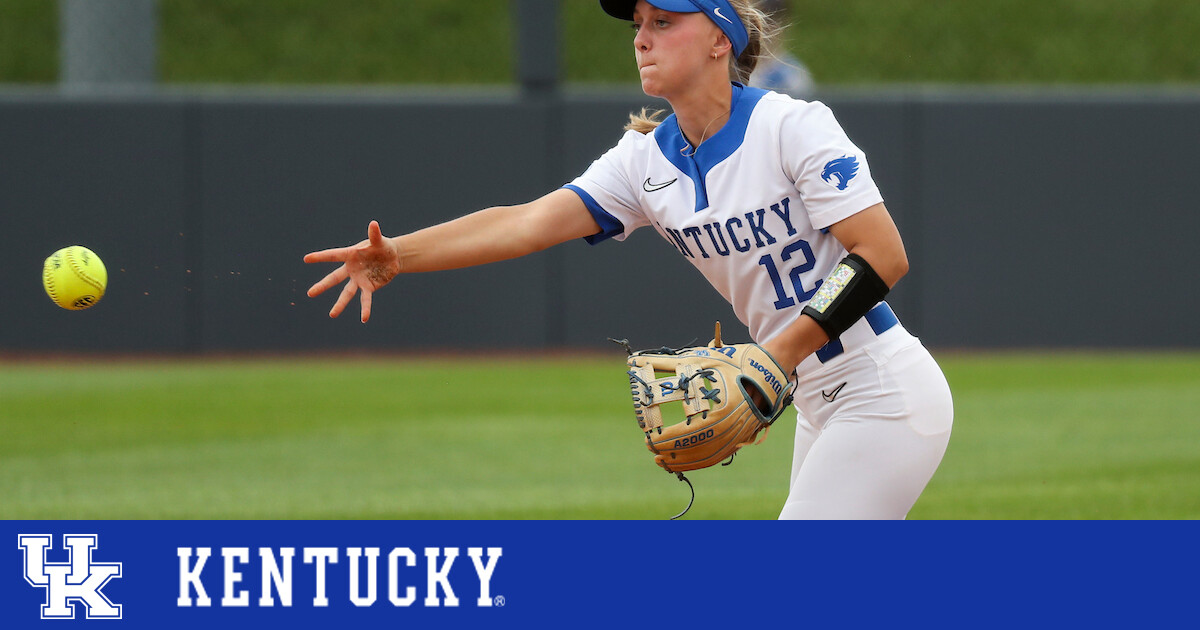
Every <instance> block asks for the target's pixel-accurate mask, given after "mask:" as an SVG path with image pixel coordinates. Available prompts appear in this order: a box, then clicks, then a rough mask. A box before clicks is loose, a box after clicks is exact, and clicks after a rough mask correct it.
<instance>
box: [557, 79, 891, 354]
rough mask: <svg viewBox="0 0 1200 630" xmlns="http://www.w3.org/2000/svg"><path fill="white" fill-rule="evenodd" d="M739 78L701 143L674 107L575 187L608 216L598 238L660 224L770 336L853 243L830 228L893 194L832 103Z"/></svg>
mask: <svg viewBox="0 0 1200 630" xmlns="http://www.w3.org/2000/svg"><path fill="white" fill-rule="evenodd" d="M731 90H732V109H731V112H730V115H729V120H728V122H726V123H725V125H724V126H723V127H722V128H721V129H720V130H719V131H717V132H716V133H715V134H713V136H712V137H710V138H709V139H708V140H706V141H705V142H703V143H702V144H700V146H699V147H695V148H694V149H693V148H692V147H691V145H690V144H689V143H688V142H687V139H686V138H685V137H684V136H683V133H682V132H681V131H680V129H679V123H678V121H677V120H676V119H675V116H674V115H672V116H669V117H668V118H667V119H666V120H664V121H663V123H662V124H661V125H659V127H658V128H657V129H656V130H655V131H654V132H653V133H651V134H641V133H638V132H635V131H628V132H626V133H625V135H624V136H623V137H622V138H621V141H620V142H619V143H618V144H617V146H615V147H613V148H612V149H610V150H609V151H608V152H607V153H605V154H604V155H603V156H601V157H600V158H599V159H597V160H596V161H595V162H593V163H592V165H591V166H590V167H589V168H588V169H587V171H586V172H584V173H583V174H582V175H580V176H579V177H578V178H576V179H575V180H574V181H572V182H571V183H570V184H568V185H567V186H566V188H568V189H570V190H573V191H574V192H576V193H577V194H578V195H579V197H580V198H581V199H582V200H583V202H584V204H585V205H586V206H587V208H588V210H589V211H590V212H591V213H592V216H593V217H595V219H596V222H597V223H598V224H599V225H600V227H601V233H599V234H596V235H595V236H592V237H589V238H588V239H587V240H588V242H590V243H598V242H600V241H603V240H606V239H608V238H613V239H616V240H624V239H625V238H626V237H627V236H628V235H629V234H630V233H632V232H633V231H634V230H636V229H637V228H639V227H642V226H650V227H652V228H653V229H654V230H655V231H657V232H658V233H659V234H660V235H661V236H662V237H663V239H664V240H666V241H667V242H668V243H670V244H671V245H672V246H673V247H675V249H676V250H678V251H679V253H680V254H681V255H683V256H684V257H685V258H687V259H688V261H689V262H690V263H691V264H692V265H694V266H695V267H696V268H697V269H698V270H699V271H700V272H701V273H702V274H704V276H705V278H706V279H707V280H708V281H709V282H710V283H711V284H712V285H713V287H714V288H716V289H717V291H719V292H720V293H721V295H722V296H724V297H725V299H726V300H728V301H729V303H730V304H731V305H732V306H733V309H734V312H735V313H736V314H737V316H738V318H739V319H740V320H741V321H742V322H743V323H744V324H746V326H747V327H748V328H749V329H750V334H751V336H752V337H753V338H754V339H755V340H758V341H762V340H765V339H768V338H770V337H771V336H773V335H774V334H775V333H777V332H778V331H779V330H781V329H782V328H784V327H785V326H787V324H789V323H791V322H792V321H794V320H795V318H796V317H797V316H799V313H800V311H799V309H801V308H803V306H804V304H805V303H806V302H807V301H808V299H809V298H811V297H812V295H813V294H814V293H815V292H816V289H817V287H819V285H820V284H821V281H822V279H823V278H824V277H825V276H826V275H828V274H829V272H830V271H831V270H832V269H833V268H834V267H835V266H836V265H837V263H838V261H840V260H841V259H842V258H843V257H844V256H845V255H846V250H845V248H844V247H842V245H841V243H839V242H838V241H837V239H836V238H834V237H833V236H832V235H831V234H829V233H828V230H827V229H825V228H828V227H829V226H831V225H833V224H834V223H837V222H838V221H841V220H843V219H845V218H847V217H849V216H851V215H853V214H855V213H857V212H861V211H862V210H865V209H867V208H869V207H871V206H873V205H875V204H878V203H880V202H882V201H883V197H882V195H880V193H879V189H878V187H877V186H876V185H875V182H874V180H872V179H871V171H870V167H869V166H868V164H867V160H866V156H865V155H864V154H863V152H862V151H861V150H860V149H859V148H858V147H857V146H855V145H854V143H853V142H851V141H850V139H849V138H847V137H846V133H845V132H844V131H843V130H842V128H841V126H840V125H839V124H838V122H837V120H836V119H835V118H834V116H833V113H832V112H831V111H830V110H829V108H828V107H826V106H825V105H824V104H822V103H820V102H811V103H810V102H805V101H799V100H794V99H792V98H790V97H788V96H785V95H782V94H777V93H775V92H767V91H765V90H761V89H757V88H748V87H744V86H742V85H740V84H738V83H734V84H732V86H731ZM647 181H649V182H654V183H663V182H672V185H671V186H660V187H653V186H647V185H645V183H646V182H647Z"/></svg>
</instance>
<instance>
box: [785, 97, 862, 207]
mask: <svg viewBox="0 0 1200 630" xmlns="http://www.w3.org/2000/svg"><path fill="white" fill-rule="evenodd" d="M780 150H781V151H782V153H783V166H784V169H785V170H787V172H788V175H789V176H790V177H791V178H792V181H794V182H796V190H798V191H799V192H800V198H801V199H802V200H803V201H804V205H805V207H806V208H807V210H808V214H809V219H810V220H811V221H812V225H813V227H815V228H817V229H824V228H827V227H829V226H830V225H833V224H834V223H837V222H838V221H841V220H842V219H845V218H846V217H849V216H851V215H854V214H856V213H858V212H860V211H862V210H866V209H867V208H869V207H871V206H873V205H875V204H877V203H880V202H882V201H883V196H882V195H881V194H880V192H879V188H878V187H877V186H876V185H875V181H874V180H873V179H871V169H870V167H869V166H868V165H867V157H866V155H865V154H864V153H863V152H862V150H861V149H859V148H858V147H857V146H855V145H854V143H853V142H851V141H850V138H848V137H847V136H846V132H845V131H843V130H842V126H841V125H839V124H838V122H837V120H836V119H835V118H834V116H833V112H832V111H830V109H829V108H828V107H826V106H825V104H823V103H820V102H812V103H805V104H802V105H800V106H799V107H797V108H796V109H795V110H794V111H793V112H791V113H789V114H788V115H787V116H786V117H785V118H784V121H783V125H782V129H781V134H780Z"/></svg>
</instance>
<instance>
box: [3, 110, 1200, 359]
mask: <svg viewBox="0 0 1200 630" xmlns="http://www.w3.org/2000/svg"><path fill="white" fill-rule="evenodd" d="M823 100H825V102H827V103H828V104H829V105H830V106H831V107H833V109H834V111H835V113H836V114H837V116H838V118H839V120H840V121H841V123H842V125H843V126H844V127H845V128H846V130H847V132H848V133H849V135H850V137H851V139H853V140H854V141H855V142H856V143H857V144H859V146H861V147H862V148H863V149H864V150H865V151H866V152H867V154H868V156H869V159H870V160H871V166H872V172H873V174H874V175H875V177H876V179H877V181H878V183H879V185H880V187H881V188H882V190H883V192H884V196H885V198H886V199H887V203H888V206H889V209H890V210H891V212H892V214H893V215H894V216H895V218H896V221H897V224H898V225H899V226H900V229H901V232H902V234H903V235H904V237H905V242H906V245H907V247H908V253H909V257H910V260H911V262H912V272H911V273H910V274H909V276H908V277H906V278H905V279H904V280H902V282H901V284H900V285H899V286H898V287H897V289H896V290H895V291H894V292H893V294H892V296H891V297H890V298H889V301H891V302H892V304H893V306H894V307H895V309H896V311H897V312H898V313H899V314H900V316H901V319H902V320H903V321H904V322H905V324H906V325H907V326H908V327H909V328H910V329H911V330H913V331H914V332H915V333H917V334H918V335H920V336H921V337H922V338H924V339H925V340H926V342H927V343H929V344H930V345H931V346H943V347H950V346H953V347H1032V346H1044V347H1135V346H1136V347H1176V346H1179V347H1196V346H1200V333H1198V332H1197V331H1196V327H1195V326H1192V325H1191V313H1192V312H1194V311H1195V310H1196V309H1197V307H1200V303H1198V302H1200V292H1197V291H1195V290H1193V289H1190V288H1189V287H1190V280H1191V277H1192V276H1194V275H1195V274H1194V273H1193V272H1191V271H1190V270H1191V269H1193V268H1194V266H1195V262H1196V261H1197V258H1198V256H1197V254H1195V253H1194V249H1193V246H1192V245H1191V243H1190V242H1189V241H1191V240H1192V238H1193V235H1195V234H1196V233H1197V232H1198V231H1200V218H1198V215H1197V212H1196V211H1195V203H1196V201H1195V200H1196V198H1197V194H1196V193H1197V188H1198V186H1197V184H1196V182H1195V179H1194V177H1195V176H1194V173H1195V172H1197V171H1200V157H1197V155H1196V151H1195V147H1196V146H1197V144H1198V143H1200V95H1197V94H1193V93H1157V94H1135V93H1129V94H1115V93H1091V92H1079V93H1067V92H1053V93H1050V92H1047V93H1024V94H1015V93H1004V92H986V93H977V92H949V93H939V92H912V93H892V94H882V95H881V94H850V93H845V94H827V95H825V97H824V98H823ZM644 104H651V105H653V104H655V103H653V102H648V101H647V99H646V98H645V97H643V96H642V95H640V94H639V93H637V92H628V91H615V92H607V93H603V92H597V91H591V92H584V91H575V92H570V93H568V94H567V95H566V96H565V97H564V98H562V99H561V100H559V99H555V98H553V97H547V96H545V95H541V96H538V97H536V98H521V97H520V96H518V95H517V94H515V93H512V92H507V91H502V92H491V93H487V92H429V93H419V94H418V93H406V92H397V93H373V94H365V95H364V94H352V93H345V94H338V93H320V94H306V93H291V92H284V93H233V94H229V95H219V94H213V93H204V92H201V93H195V94H189V93H173V94H157V93H148V94H141V95H130V96H125V97H120V96H107V97H95V98H84V97H80V96H67V95H60V94H56V93H52V92H45V93H29V92H23V93H0V216H3V217H4V220H3V228H2V229H0V251H2V252H3V256H4V264H3V265H0V351H18V352H19V351H39V352H40V351H52V352H72V351H80V350H87V351H131V352H141V351H165V352H179V351H216V352H221V351H236V350H331V349H406V348H425V349H467V350H469V349H519V348H531V349H537V348H547V347H559V346H580V347H605V346H606V345H607V342H606V341H605V338H606V337H610V336H613V337H627V338H629V339H630V340H631V341H632V342H633V343H634V345H638V346H649V345H659V344H662V343H670V344H682V343H687V342H689V341H691V340H692V339H693V338H696V339H699V340H702V341H706V340H707V338H708V336H709V335H710V334H711V326H712V322H713V320H716V319H719V320H721V321H722V323H723V325H724V327H725V330H726V337H727V338H730V339H735V340H736V339H744V338H745V328H744V327H743V326H741V325H740V323H738V322H736V321H735V319H734V317H733V315H732V309H730V308H729V307H728V305H726V304H724V303H723V302H722V301H721V300H720V297H719V296H718V295H717V293H716V292H715V291H714V290H713V289H712V288H711V287H709V286H708V285H707V284H705V283H704V281H703V280H702V279H701V278H700V276H699V274H697V273H696V272H695V271H694V270H693V269H692V268H691V267H690V265H688V264H687V263H686V261H685V260H684V259H683V258H682V257H680V256H679V255H678V254H677V253H676V252H675V250H674V248H672V247H670V246H667V245H666V244H665V243H663V242H661V241H660V239H659V237H658V236H657V234H655V233H654V232H652V231H649V230H643V231H639V232H638V233H636V234H635V235H634V236H633V237H631V238H630V239H629V240H628V241H626V242H625V243H617V242H606V243H603V244H600V245H598V246H594V247H593V246H589V245H587V244H585V243H583V242H574V243H567V244H565V245H563V246H560V247H557V248H553V249H551V250H548V251H546V252H542V253H539V254H535V255H532V256H529V257H527V258H525V259H522V260H516V261H509V262H504V263H499V264H496V265H493V266H489V267H484V268H476V269H465V270H456V271H446V272H439V273H433V274H425V275H417V276H403V277H401V278H400V279H399V280H397V281H396V282H395V283H394V285H393V286H391V287H388V288H387V289H385V290H384V291H383V292H381V293H380V294H378V295H377V297H376V311H375V318H374V319H373V321H372V322H371V323H370V324H368V325H366V326H363V325H361V324H359V323H358V321H357V304H356V305H355V306H354V307H352V309H353V312H351V313H348V314H347V315H345V316H343V317H342V318H341V319H339V320H336V321H333V320H330V319H329V318H327V317H326V312H327V311H328V309H329V307H330V305H331V304H332V301H333V297H332V296H323V297H321V298H318V299H316V300H311V299H309V298H307V297H306V296H305V295H304V291H305V289H306V288H307V287H308V286H309V285H310V284H311V283H312V282H314V281H316V280H317V279H318V278H320V277H321V275H323V273H324V272H325V271H327V270H328V269H329V267H327V266H319V267H318V266H309V265H305V264H304V263H302V262H301V256H302V255H303V254H304V253H305V252H307V251H310V250H313V249H319V248H324V247H331V246H338V245H343V244H349V243H351V242H355V241H357V240H359V239H361V238H363V237H364V235H365V226H366V224H367V222H368V221H369V220H370V219H379V220H380V222H381V224H382V226H383V229H384V231H385V233H388V234H395V233H397V232H401V231H409V230H413V229H417V228H419V227H422V226H425V225H428V224H430V223H433V222H437V221H441V220H445V219H449V218H453V217H456V216H460V215H462V214H465V213H467V212H469V211H471V210H474V209H478V208H482V207H486V206H489V205H501V204H511V203H520V202H523V201H527V200H529V199H532V198H534V197H536V196H538V195H541V194H543V193H545V192H547V191H549V190H553V189H554V188H556V187H558V186H560V185H561V184H563V183H565V182H567V181H570V180H571V179H572V178H574V177H575V176H576V175H578V174H579V173H580V172H582V171H583V170H584V169H586V168H587V166H588V164H590V162H591V160H592V159H594V158H595V157H596V156H598V155H599V154H600V153H602V152H603V151H604V150H605V149H607V148H608V147H609V146H611V145H612V144H614V143H615V142H616V140H617V139H618V138H619V136H620V133H621V131H620V127H621V125H622V124H623V123H624V121H625V119H626V116H627V114H628V112H629V111H631V110H633V109H635V108H637V107H640V106H642V105H644ZM659 105H661V103H659ZM67 244H82V245H86V246H89V247H91V248H92V249H94V250H96V251H97V253H98V254H99V255H100V256H101V257H102V258H103V259H104V261H105V263H106V264H107V266H108V269H109V274H110V287H109V293H108V295H107V296H106V297H105V298H104V300H103V301H102V302H101V303H100V304H99V305H98V306H96V307H95V308H93V309H91V310H89V311H87V312H82V313H74V312H67V311H63V310H60V309H58V308H57V307H56V306H54V305H53V304H51V303H50V301H49V300H48V299H47V298H46V296H45V294H44V293H43V291H42V288H41V285H40V270H41V261H42V260H43V259H44V258H45V257H46V256H47V255H49V254H50V253H51V252H52V251H53V250H54V249H57V248H58V247H61V246H64V245H67ZM1180 278H1182V279H1183V280H1184V282H1182V283H1180V282H1179V281H1178V279H1180ZM651 287H653V288H651Z"/></svg>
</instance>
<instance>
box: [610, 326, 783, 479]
mask: <svg viewBox="0 0 1200 630" xmlns="http://www.w3.org/2000/svg"><path fill="white" fill-rule="evenodd" d="M628 366H629V371H628V375H629V387H630V390H631V393H632V395H633V410H634V414H635V415H636V417H637V421H638V426H639V427H641V429H642V431H643V432H644V433H645V436H646V447H647V448H648V449H650V452H652V453H654V462H655V463H656V464H658V465H659V466H661V467H662V468H663V469H664V470H666V471H667V472H672V473H677V474H679V473H682V472H684V471H689V470H698V469H701V468H707V467H709V466H712V465H714V464H718V463H720V462H722V461H725V460H732V458H733V456H734V454H736V453H737V452H738V450H739V449H741V448H742V447H743V446H746V445H747V444H751V443H756V442H755V441H754V440H755V436H757V435H758V433H759V432H760V431H763V430H765V429H767V428H768V427H770V426H771V424H772V423H773V422H775V419H776V418H778V417H779V415H780V414H781V413H783V410H784V409H785V408H786V407H787V406H788V405H789V404H790V403H791V401H792V395H791V394H792V388H793V385H792V383H791V379H789V378H788V376H787V374H785V373H784V371H783V369H782V368H780V367H779V364H778V363H776V362H775V359H774V358H772V357H771V355H770V354H768V353H767V351H766V350H764V349H763V348H762V347H761V346H759V345H758V344H754V343H743V344H735V345H730V346H726V345H722V344H721V324H720V322H718V323H717V329H716V334H715V336H714V338H713V341H712V342H711V343H710V344H709V345H708V346H707V347H694V348H684V349H682V350H672V349H670V348H661V349H658V350H644V351H640V352H631V353H630V355H629V360H628ZM674 402H681V403H682V404H683V415H684V418H683V419H682V420H681V421H678V422H675V423H673V424H671V423H664V421H663V409H662V408H663V405H665V404H666V403H674ZM762 437H763V438H765V437H766V433H763V436H762ZM761 439H762V438H760V439H759V441H761ZM726 463H728V462H726ZM680 478H681V479H682V475H680ZM689 485H690V483H689Z"/></svg>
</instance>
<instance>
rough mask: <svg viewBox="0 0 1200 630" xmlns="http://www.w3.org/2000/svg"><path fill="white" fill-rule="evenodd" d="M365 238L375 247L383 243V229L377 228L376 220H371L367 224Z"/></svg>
mask: <svg viewBox="0 0 1200 630" xmlns="http://www.w3.org/2000/svg"><path fill="white" fill-rule="evenodd" d="M367 240H368V241H370V242H371V245H373V246H375V247H379V246H380V245H383V231H382V230H380V229H379V222H378V221H371V223H370V225H368V226H367Z"/></svg>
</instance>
